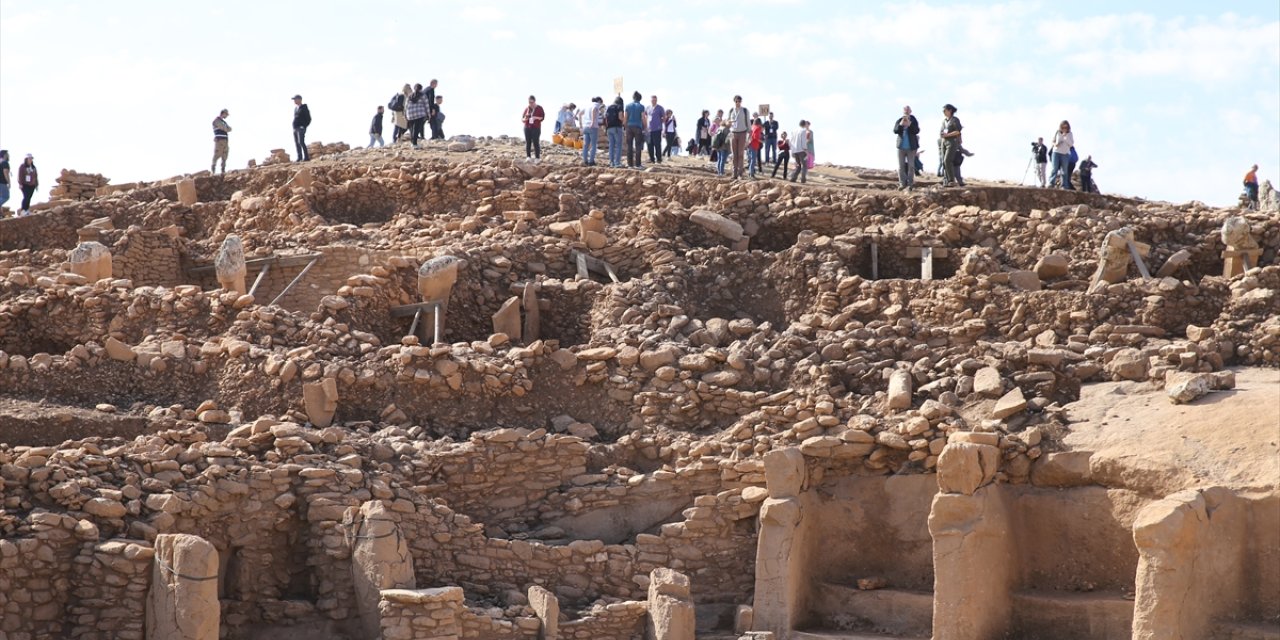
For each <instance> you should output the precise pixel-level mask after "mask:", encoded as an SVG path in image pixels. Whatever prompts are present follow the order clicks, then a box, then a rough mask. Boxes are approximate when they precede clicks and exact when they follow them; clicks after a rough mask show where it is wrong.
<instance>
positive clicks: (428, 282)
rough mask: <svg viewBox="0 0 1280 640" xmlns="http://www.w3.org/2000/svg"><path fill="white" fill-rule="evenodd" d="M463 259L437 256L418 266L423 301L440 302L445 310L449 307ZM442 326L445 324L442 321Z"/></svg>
mask: <svg viewBox="0 0 1280 640" xmlns="http://www.w3.org/2000/svg"><path fill="white" fill-rule="evenodd" d="M460 264H462V260H461V259H459V258H456V257H454V256H437V257H435V258H432V259H430V260H427V261H426V262H424V263H422V266H421V267H418V295H419V296H420V297H421V299H422V301H423V302H437V301H438V302H440V303H441V306H442V308H443V309H444V310H446V311H447V310H448V308H449V295H450V294H451V293H452V292H453V285H454V283H456V282H457V281H458V266H459V265H460ZM441 326H444V324H443V323H441Z"/></svg>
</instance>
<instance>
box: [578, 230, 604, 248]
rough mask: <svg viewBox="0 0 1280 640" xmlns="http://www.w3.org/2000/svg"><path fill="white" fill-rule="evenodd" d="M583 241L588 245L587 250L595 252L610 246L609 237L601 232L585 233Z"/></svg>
mask: <svg viewBox="0 0 1280 640" xmlns="http://www.w3.org/2000/svg"><path fill="white" fill-rule="evenodd" d="M582 241H583V242H585V243H586V244H587V248H588V249H591V250H593V251H595V250H599V249H603V248H604V247H605V245H608V244H609V238H608V236H606V235H604V234H603V233H600V232H599V231H584V232H583V233H582Z"/></svg>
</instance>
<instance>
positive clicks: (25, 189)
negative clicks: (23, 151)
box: [18, 153, 40, 216]
mask: <svg viewBox="0 0 1280 640" xmlns="http://www.w3.org/2000/svg"><path fill="white" fill-rule="evenodd" d="M18 187H20V188H21V189H22V208H21V209H19V210H18V215H20V216H29V215H31V196H33V195H35V193H36V189H38V188H39V187H40V176H39V174H37V173H36V160H35V158H34V157H32V155H31V154H29V153H28V154H27V157H26V159H24V160H23V161H22V164H21V165H19V166H18Z"/></svg>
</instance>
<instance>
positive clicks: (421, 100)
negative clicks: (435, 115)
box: [404, 84, 431, 149]
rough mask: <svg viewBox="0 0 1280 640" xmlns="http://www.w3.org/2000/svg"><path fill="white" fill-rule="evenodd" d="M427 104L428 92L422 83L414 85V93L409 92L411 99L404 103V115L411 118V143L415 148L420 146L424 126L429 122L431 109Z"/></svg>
mask: <svg viewBox="0 0 1280 640" xmlns="http://www.w3.org/2000/svg"><path fill="white" fill-rule="evenodd" d="M430 108H431V107H430V105H428V104H427V94H426V93H425V92H424V91H423V90H422V85H421V84H415V85H413V93H411V94H409V101H408V102H406V103H405V105H404V115H405V117H406V118H408V119H409V143H410V144H412V145H413V148H414V149H417V148H418V141H419V140H421V139H422V138H423V137H424V133H423V131H424V128H425V127H426V124H427V112H428V111H429V110H430Z"/></svg>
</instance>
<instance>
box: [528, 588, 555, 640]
mask: <svg viewBox="0 0 1280 640" xmlns="http://www.w3.org/2000/svg"><path fill="white" fill-rule="evenodd" d="M529 607H530V608H532V609H533V613H534V615H536V616H538V622H539V625H540V627H539V630H538V640H556V639H557V638H559V637H560V599H559V598H557V597H556V594H554V593H551V592H550V591H547V590H546V589H544V588H542V587H540V586H538V585H536V584H535V585H533V586H531V587H529Z"/></svg>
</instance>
